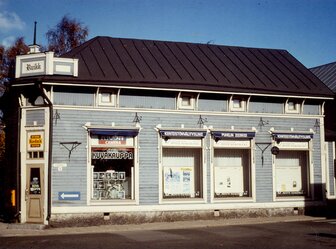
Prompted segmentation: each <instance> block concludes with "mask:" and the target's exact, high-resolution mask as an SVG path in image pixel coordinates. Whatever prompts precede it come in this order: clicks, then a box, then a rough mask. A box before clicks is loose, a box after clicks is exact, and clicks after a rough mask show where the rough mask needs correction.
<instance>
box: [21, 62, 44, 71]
mask: <svg viewBox="0 0 336 249" xmlns="http://www.w3.org/2000/svg"><path fill="white" fill-rule="evenodd" d="M44 71H45V61H44V60H38V61H36V60H35V61H28V62H22V74H35V73H44Z"/></svg>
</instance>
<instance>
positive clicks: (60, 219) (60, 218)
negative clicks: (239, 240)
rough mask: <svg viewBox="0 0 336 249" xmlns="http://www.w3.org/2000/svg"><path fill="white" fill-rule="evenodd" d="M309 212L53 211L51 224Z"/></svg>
mask: <svg viewBox="0 0 336 249" xmlns="http://www.w3.org/2000/svg"><path fill="white" fill-rule="evenodd" d="M303 214H307V210H305V209H304V208H274V209H244V210H206V211H183V212H182V211H170V212H168V211H165V212H132V213H85V214H53V215H51V218H50V221H49V224H50V226H52V227H69V226H70V227H72V226H74V227H77V226H92V225H108V224H111V225H117V224H120V225H122V224H141V223H153V222H174V221H186V220H212V219H236V218H237V219H238V218H257V217H279V216H294V215H303Z"/></svg>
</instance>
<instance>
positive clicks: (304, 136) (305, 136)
mask: <svg viewBox="0 0 336 249" xmlns="http://www.w3.org/2000/svg"><path fill="white" fill-rule="evenodd" d="M272 136H273V138H274V139H275V140H282V139H286V140H310V139H312V138H313V136H314V134H313V133H278V132H273V133H272Z"/></svg>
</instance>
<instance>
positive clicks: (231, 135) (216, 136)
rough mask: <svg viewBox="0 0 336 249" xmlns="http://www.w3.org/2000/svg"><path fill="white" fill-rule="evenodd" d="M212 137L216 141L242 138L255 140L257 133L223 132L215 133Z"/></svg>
mask: <svg viewBox="0 0 336 249" xmlns="http://www.w3.org/2000/svg"><path fill="white" fill-rule="evenodd" d="M211 134H212V136H213V138H214V139H215V140H219V139H233V138H236V139H241V138H254V137H255V132H221V131H213V132H212V133H211Z"/></svg>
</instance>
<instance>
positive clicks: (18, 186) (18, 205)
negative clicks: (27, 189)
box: [14, 104, 22, 222]
mask: <svg viewBox="0 0 336 249" xmlns="http://www.w3.org/2000/svg"><path fill="white" fill-rule="evenodd" d="M21 119H22V111H21V106H20V104H19V107H18V122H17V125H18V126H17V131H18V137H17V143H16V150H17V153H16V214H15V215H14V218H15V219H17V220H18V222H21V221H20V218H21V217H20V214H21Z"/></svg>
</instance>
